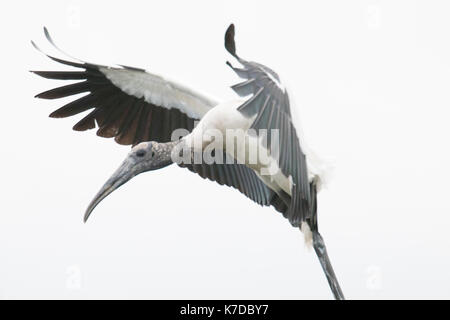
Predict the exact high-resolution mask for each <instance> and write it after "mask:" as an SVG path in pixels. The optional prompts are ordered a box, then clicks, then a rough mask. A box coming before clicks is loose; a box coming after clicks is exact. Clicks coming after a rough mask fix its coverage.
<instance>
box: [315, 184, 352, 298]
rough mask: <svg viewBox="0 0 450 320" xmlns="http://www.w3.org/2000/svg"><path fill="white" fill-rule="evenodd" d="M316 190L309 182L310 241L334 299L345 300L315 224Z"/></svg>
mask: <svg viewBox="0 0 450 320" xmlns="http://www.w3.org/2000/svg"><path fill="white" fill-rule="evenodd" d="M316 196H317V190H316V186H315V184H314V183H311V200H312V206H311V210H312V216H311V219H310V220H309V219H308V224H309V226H310V228H311V231H312V243H313V247H314V251H315V252H316V255H317V257H318V258H319V261H320V265H321V266H322V269H323V271H324V272H325V276H326V277H327V280H328V284H329V285H330V288H331V291H332V292H333V295H334V298H335V299H336V300H345V298H344V294H343V293H342V290H341V287H340V286H339V282H338V280H337V277H336V274H335V273H334V270H333V267H332V266H331V261H330V258H329V257H328V253H327V248H326V246H325V242H324V241H323V238H322V236H321V235H320V233H319V228H318V225H317V197H316Z"/></svg>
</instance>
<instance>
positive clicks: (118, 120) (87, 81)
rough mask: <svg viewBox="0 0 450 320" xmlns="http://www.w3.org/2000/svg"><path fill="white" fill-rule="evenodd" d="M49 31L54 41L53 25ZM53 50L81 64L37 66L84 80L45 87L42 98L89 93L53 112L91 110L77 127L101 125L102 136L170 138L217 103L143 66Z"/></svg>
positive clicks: (123, 140) (124, 140)
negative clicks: (54, 67)
mask: <svg viewBox="0 0 450 320" xmlns="http://www.w3.org/2000/svg"><path fill="white" fill-rule="evenodd" d="M44 31H45V35H46V37H47V39H48V40H49V42H50V43H52V44H53V40H52V39H51V38H50V35H49V33H48V31H47V29H44ZM33 45H34V46H35V47H36V48H37V49H38V50H39V51H41V50H40V49H39V48H38V47H37V46H36V45H35V44H34V43H33ZM55 47H56V46H55ZM56 48H57V47H56ZM57 49H58V48H57ZM58 50H59V49H58ZM47 56H48V57H49V58H50V59H52V60H54V61H56V62H59V63H62V64H64V65H68V66H71V67H75V68H78V69H79V70H77V71H32V72H34V73H35V74H37V75H39V76H42V77H44V78H48V79H57V80H77V81H78V82H75V83H72V84H69V85H65V86H62V87H57V88H55V89H51V90H48V91H45V92H42V93H40V94H38V95H36V97H37V98H41V99H58V98H64V97H68V96H72V95H76V94H80V93H86V95H84V96H82V97H81V98H78V99H76V100H74V101H72V102H70V103H68V104H66V105H64V106H63V107H61V108H59V109H57V110H56V111H54V112H52V113H51V114H50V117H53V118H65V117H70V116H73V115H76V114H79V113H82V112H85V111H87V110H91V112H90V113H89V114H87V115H86V116H85V117H84V118H83V119H81V120H80V121H79V122H78V123H76V124H75V126H74V127H73V129H74V130H77V131H85V130H88V129H94V128H96V127H97V128H98V130H97V135H98V136H101V137H106V138H112V137H114V138H115V140H116V141H117V142H118V143H120V144H124V145H129V144H133V145H135V144H138V143H139V142H143V141H150V140H153V141H158V142H168V141H170V140H171V135H172V132H173V131H174V130H175V129H180V128H182V129H187V130H188V131H192V129H193V127H194V122H195V121H196V120H199V119H200V118H201V117H202V116H203V115H204V114H205V113H206V112H208V110H209V109H211V108H213V107H214V106H215V105H216V104H217V102H216V101H215V100H214V99H213V98H210V97H208V96H206V95H204V94H201V93H198V92H195V91H193V90H191V89H189V88H187V87H186V86H183V85H182V84H179V83H177V82H176V81H172V80H168V79H167V78H165V77H163V76H160V75H157V74H153V73H150V72H146V71H145V70H142V69H137V68H132V67H126V66H121V67H106V66H101V65H96V64H91V63H86V62H83V61H79V62H78V61H77V62H73V61H67V60H62V59H59V58H56V57H52V56H49V55H47Z"/></svg>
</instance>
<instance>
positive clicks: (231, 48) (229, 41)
mask: <svg viewBox="0 0 450 320" xmlns="http://www.w3.org/2000/svg"><path fill="white" fill-rule="evenodd" d="M225 48H226V49H227V51H228V52H229V53H231V54H232V55H233V56H235V57H237V55H236V43H235V42H234V24H230V26H229V27H228V29H227V31H226V32H225Z"/></svg>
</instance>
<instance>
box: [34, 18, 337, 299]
mask: <svg viewBox="0 0 450 320" xmlns="http://www.w3.org/2000/svg"><path fill="white" fill-rule="evenodd" d="M44 33H45V36H46V38H47V39H48V41H49V42H50V43H51V44H52V45H53V46H54V47H55V48H56V49H58V50H59V51H60V52H61V53H63V54H64V52H62V51H61V50H60V49H59V48H58V47H57V46H56V45H55V44H54V42H53V40H52V38H51V37H50V35H49V33H48V31H47V29H46V28H44ZM234 33H235V29H234V25H233V24H231V25H230V26H229V28H228V29H227V31H226V34H225V48H226V49H227V51H228V52H229V53H230V54H231V55H232V56H233V57H234V59H235V60H237V62H238V63H239V64H240V67H235V66H233V65H232V64H231V63H230V62H227V64H228V65H229V66H230V67H231V68H232V70H234V71H235V72H236V73H237V75H238V76H239V77H241V78H243V79H244V81H243V82H241V83H239V84H236V85H234V86H232V89H233V90H234V91H235V92H236V93H237V94H238V95H239V96H240V98H238V99H235V100H232V101H225V102H218V101H216V100H215V99H214V98H211V97H209V96H207V95H205V94H201V93H199V92H197V91H193V90H192V89H190V88H188V87H187V86H184V85H182V84H180V83H178V82H176V81H173V80H169V79H167V78H166V77H163V76H160V75H157V74H154V73H150V72H147V71H145V70H142V69H138V68H133V67H127V66H117V67H108V66H102V65H96V64H91V63H87V62H84V61H80V60H78V59H74V58H72V57H70V56H69V58H70V61H69V60H63V59H59V58H56V57H53V56H50V55H47V56H48V57H49V58H50V59H52V60H54V61H56V62H59V63H61V64H64V65H68V66H71V67H75V68H78V69H81V70H77V71H32V72H34V73H35V74H37V75H39V76H42V77H44V78H48V79H58V80H81V81H79V82H76V83H73V84H69V85H66V86H62V87H57V88H55V89H52V90H49V91H45V92H42V93H40V94H38V95H36V97H38V98H42V99H58V98H63V97H68V96H71V95H75V94H79V93H88V94H86V95H84V96H82V97H81V98H79V99H77V100H75V101H72V102H70V103H68V104H66V105H65V106H63V107H61V108H59V109H57V110H56V111H54V112H52V113H51V114H50V117H53V118H65V117H70V116H73V115H76V114H79V113H81V112H84V111H87V110H90V109H92V111H91V112H90V113H88V114H87V115H86V116H85V117H84V118H82V119H81V120H80V121H79V122H78V123H76V124H75V126H74V127H73V129H74V130H77V131H85V130H89V129H94V128H96V127H97V128H98V130H97V135H98V136H101V137H107V138H112V137H114V138H115V141H116V142H118V143H119V144H124V145H132V146H133V147H132V149H131V151H130V152H129V154H128V155H127V157H126V159H125V160H124V161H123V163H122V164H121V166H120V167H119V168H118V169H117V171H116V172H115V173H114V174H113V175H112V176H111V178H110V179H109V180H108V181H107V182H106V183H105V184H104V186H103V187H102V188H101V189H100V191H99V192H98V194H97V195H96V196H95V198H94V199H93V200H92V202H91V203H90V204H89V206H88V208H87V210H86V213H85V216H84V221H86V220H87V219H88V217H89V215H90V214H91V212H92V210H93V209H94V208H95V207H96V206H97V205H98V204H99V203H100V201H102V200H103V199H104V198H105V197H107V196H108V195H109V194H110V193H111V192H113V191H114V190H116V189H117V188H119V187H120V186H121V185H123V184H124V183H126V182H127V181H129V180H130V179H132V178H133V177H134V176H136V175H138V174H140V173H142V172H146V171H150V170H157V169H160V168H163V167H166V166H168V165H170V164H172V163H174V162H176V163H177V164H178V165H180V166H182V167H186V168H187V169H189V170H190V171H192V172H194V173H197V174H198V175H200V176H201V177H202V178H207V179H209V180H212V181H216V182H217V183H219V184H221V185H227V186H230V187H233V188H236V189H238V190H239V191H240V192H242V193H243V194H244V195H246V196H247V197H248V198H250V199H251V200H253V201H255V202H257V203H258V204H260V205H262V206H273V207H274V208H275V209H276V210H277V211H279V212H281V213H282V214H283V215H284V217H286V218H287V219H288V220H289V222H290V223H291V224H292V226H294V227H296V228H299V229H300V230H301V231H302V232H303V233H304V234H305V240H306V241H307V242H310V243H311V242H312V245H313V247H314V249H315V252H316V254H317V256H318V258H319V261H320V263H321V266H322V268H323V270H324V272H325V275H326V277H327V280H328V283H329V285H330V287H331V290H332V292H333V294H334V297H335V298H336V299H344V295H343V293H342V290H341V288H340V286H339V283H338V281H337V278H336V275H335V273H334V271H333V268H332V266H331V263H330V260H329V258H328V254H327V250H326V247H325V243H324V241H323V238H322V237H321V235H320V233H319V231H318V224H317V192H318V191H319V189H320V182H321V176H320V174H319V173H317V172H314V170H313V169H312V164H311V163H312V162H311V159H310V158H309V156H308V155H305V152H304V148H303V149H302V147H304V146H301V144H300V141H299V137H298V135H297V132H296V129H295V127H294V125H293V121H292V117H291V110H290V103H289V97H288V93H287V91H286V89H285V88H284V87H283V85H282V84H281V82H280V78H279V76H278V75H277V74H276V73H275V72H274V71H272V70H271V69H269V68H268V67H266V66H264V65H262V64H259V63H256V62H249V61H246V60H244V59H242V58H241V57H239V56H238V55H237V53H236V46H235V41H234ZM32 44H33V45H34V47H35V48H36V49H38V50H40V49H39V48H38V47H37V46H36V44H35V43H34V42H32ZM74 60H75V61H74ZM196 121H199V122H198V124H197V125H196V126H195V125H194V124H195V122H196ZM177 129H184V131H185V132H186V134H185V135H184V136H183V135H180V136H179V137H178V139H175V140H174V138H173V132H174V131H176V130H177ZM211 130H212V131H214V132H216V133H217V132H218V133H219V134H220V135H222V137H223V138H224V139H227V138H229V137H230V136H233V135H234V134H235V133H236V132H237V131H240V132H241V133H242V132H243V134H241V135H240V136H239V135H236V137H235V138H236V139H233V140H232V142H231V143H224V141H223V140H222V143H214V148H213V152H211V155H213V156H214V157H215V156H217V155H222V156H224V157H225V158H226V161H224V160H223V159H224V158H223V157H222V158H221V159H222V161H217V159H216V158H214V161H209V162H208V161H195V159H196V156H197V154H198V153H199V152H200V153H201V152H202V151H203V152H204V151H206V149H207V148H208V147H209V144H208V143H207V142H210V140H211V139H206V138H205V133H206V132H208V131H211ZM252 130H253V131H252ZM262 132H263V133H262ZM216 137H217V136H214V138H213V139H212V140H214V142H217V141H215V139H216ZM227 141H228V140H227ZM274 146H275V147H276V148H275V149H274V148H272V147H274ZM252 147H256V149H258V150H261V149H262V150H265V151H266V152H267V154H268V155H269V157H268V161H263V160H262V157H260V156H259V153H257V156H256V158H254V159H253V161H251V159H250V156H249V151H248V150H250V149H251V148H252ZM274 150H278V152H276V151H274ZM239 151H243V152H239ZM200 158H201V157H200ZM180 159H181V160H180ZM229 159H231V161H229ZM200 160H202V158H201V159H200ZM266 160H267V159H266ZM264 170H265V171H264ZM263 171H264V172H263Z"/></svg>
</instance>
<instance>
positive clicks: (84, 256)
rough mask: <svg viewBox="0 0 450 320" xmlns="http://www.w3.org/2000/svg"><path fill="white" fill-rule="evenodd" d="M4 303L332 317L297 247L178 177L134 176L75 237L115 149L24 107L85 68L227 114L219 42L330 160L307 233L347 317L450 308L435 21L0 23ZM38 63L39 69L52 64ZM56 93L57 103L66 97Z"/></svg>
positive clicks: (171, 14)
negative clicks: (272, 79)
mask: <svg viewBox="0 0 450 320" xmlns="http://www.w3.org/2000/svg"><path fill="white" fill-rule="evenodd" d="M2 6H4V8H2V10H0V27H1V30H2V36H1V39H2V40H1V41H2V50H1V53H0V54H1V58H2V67H1V74H2V77H1V78H2V88H3V89H2V102H1V104H2V108H0V113H1V115H0V116H1V119H2V121H1V126H0V130H1V136H2V148H1V149H0V158H1V159H2V160H1V163H2V169H3V172H2V182H1V184H0V188H1V190H0V191H1V201H0V261H1V262H0V298H63V299H67V298H242V299H244V298H270V299H282V298H288V299H303V298H319V299H328V298H331V292H330V290H329V288H328V284H327V282H326V279H325V276H324V274H323V272H322V270H321V268H320V265H319V263H318V261H317V258H316V256H315V254H314V253H313V251H311V252H309V251H308V250H307V249H306V248H305V246H304V244H303V236H302V234H301V233H300V232H299V231H298V230H297V229H294V228H292V227H291V226H290V224H289V223H288V221H287V220H285V219H283V218H282V217H281V215H280V214H279V213H277V212H276V211H275V210H274V209H272V208H261V207H259V206H258V205H256V204H254V203H253V202H251V201H250V200H248V199H247V198H246V197H245V196H243V195H242V194H240V193H239V192H238V191H236V190H234V189H230V188H226V187H221V186H219V185H216V184H215V183H212V182H209V181H205V180H203V179H201V178H199V177H198V176H197V175H195V174H192V173H191V172H189V171H188V170H186V169H181V168H178V167H176V166H172V167H169V168H165V169H164V170H160V171H154V172H151V173H146V174H142V175H140V176H138V177H136V178H135V179H133V180H132V181H131V182H129V183H128V184H126V186H124V187H122V188H121V189H120V190H119V191H117V192H115V193H113V194H112V195H111V196H110V197H108V198H107V199H106V200H104V201H103V202H102V203H101V204H100V205H99V206H98V207H97V209H96V210H95V211H94V213H93V216H92V217H91V219H90V221H89V222H88V223H87V224H83V223H82V216H83V213H84V210H85V209H86V207H87V205H88V203H89V201H90V200H91V199H92V197H93V196H94V195H95V193H96V192H97V191H98V189H99V188H100V187H101V185H102V184H103V183H104V182H105V180H106V179H107V178H108V177H109V176H110V174H111V173H112V172H113V171H114V170H115V169H116V168H117V166H118V165H119V164H120V163H121V161H122V160H123V158H124V157H125V155H126V154H127V152H128V150H129V149H128V147H124V146H119V145H116V144H115V143H114V142H113V141H112V140H107V139H103V138H98V137H96V136H95V132H94V131H92V132H88V133H86V132H85V133H78V132H74V131H71V127H72V126H73V124H75V123H76V121H77V119H80V118H81V116H78V117H75V118H69V119H59V120H58V119H50V118H48V117H47V115H48V114H49V113H50V112H51V111H53V110H55V109H56V108H57V107H59V106H62V105H63V104H64V102H66V101H70V99H68V100H65V101H47V100H37V99H34V98H33V96H34V95H35V94H37V93H39V92H41V91H44V90H47V89H50V88H53V87H55V86H58V85H60V84H63V83H64V82H59V81H54V80H46V79H42V78H38V77H37V76H34V75H32V74H30V73H28V70H66V68H65V67H64V66H61V65H58V64H57V63H54V62H51V61H49V60H48V59H46V58H45V57H43V56H42V55H41V54H40V53H38V52H37V51H35V50H34V49H33V48H32V47H31V45H30V42H29V41H30V40H31V39H34V40H35V41H36V42H37V43H38V44H41V46H42V47H44V48H50V47H48V46H47V45H46V42H45V38H44V37H43V32H42V26H44V25H45V26H47V27H48V28H49V30H50V32H51V34H52V35H53V37H54V39H55V41H56V42H57V43H58V44H59V45H60V47H62V48H63V49H64V50H65V51H67V52H69V53H70V54H72V55H74V56H76V57H80V58H81V59H84V60H88V61H92V62H97V63H102V64H110V63H120V64H126V65H131V66H136V67H144V68H146V69H149V70H152V71H156V72H159V73H162V74H166V75H169V76H171V77H172V78H176V79H179V80H181V81H183V82H184V83H186V84H188V85H190V86H193V87H194V88H199V89H200V90H203V91H206V92H209V93H211V94H213V95H215V96H218V97H223V98H230V97H233V96H234V94H233V93H232V91H231V90H230V89H229V85H231V84H233V83H236V81H237V80H238V79H237V78H236V77H235V76H234V75H233V73H232V71H231V70H229V68H228V67H227V66H226V65H225V61H226V59H227V58H228V56H227V54H226V52H225V49H224V48H223V36H224V32H225V30H226V28H227V26H228V24H229V23H230V22H234V23H235V24H236V28H237V38H236V40H237V47H238V52H239V53H240V55H241V56H242V57H244V58H246V59H249V60H254V61H258V62H261V63H263V64H266V65H268V66H269V67H271V68H273V69H274V70H276V71H277V72H278V73H279V74H280V75H281V77H282V80H285V82H287V83H288V84H289V88H290V90H291V91H290V95H291V96H292V97H293V98H294V99H295V101H296V105H297V108H298V112H299V113H300V114H301V123H302V124H303V128H302V130H303V131H304V132H305V135H306V140H307V142H308V144H309V145H310V146H311V147H313V148H314V149H315V150H316V151H317V152H318V153H319V154H321V155H322V156H326V157H331V158H334V159H335V166H336V169H335V174H334V179H333V180H332V182H331V183H330V185H329V187H328V189H327V190H325V191H323V192H322V193H321V194H320V197H319V226H320V230H321V233H322V235H323V236H324V238H325V241H326V243H327V246H328V250H329V253H330V256H331V259H332V263H333V265H334V268H335V270H336V273H337V274H338V278H339V280H340V282H341V285H342V288H343V291H344V293H345V295H346V296H347V298H355V299H356V298H362V299H372V298H388V299H393V298H450V273H449V272H448V271H449V270H450V250H449V245H450V235H449V227H450V202H449V200H448V199H449V196H448V195H449V191H448V187H449V186H448V181H449V178H450V171H449V170H448V163H449V162H450V151H449V147H450V144H449V141H448V139H449V137H450V128H449V117H450V94H449V93H450V90H449V89H450V20H449V19H448V16H449V14H450V12H449V11H450V4H449V2H448V1H377V0H371V1H360V0H355V1H339V2H338V1H331V0H330V1H276V2H275V1H270V2H269V1H245V2H244V1H223V2H221V3H219V2H216V1H145V2H140V1H139V2H138V1H126V2H123V1H121V2H120V3H117V4H110V3H109V2H106V1H97V2H94V3H93V2H92V1H54V2H53V1H39V2H37V1H36V2H31V1H30V2H22V3H21V2H20V1H15V2H9V3H8V4H6V3H2ZM47 51H50V49H48V50H47ZM64 84H66V83H64Z"/></svg>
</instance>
